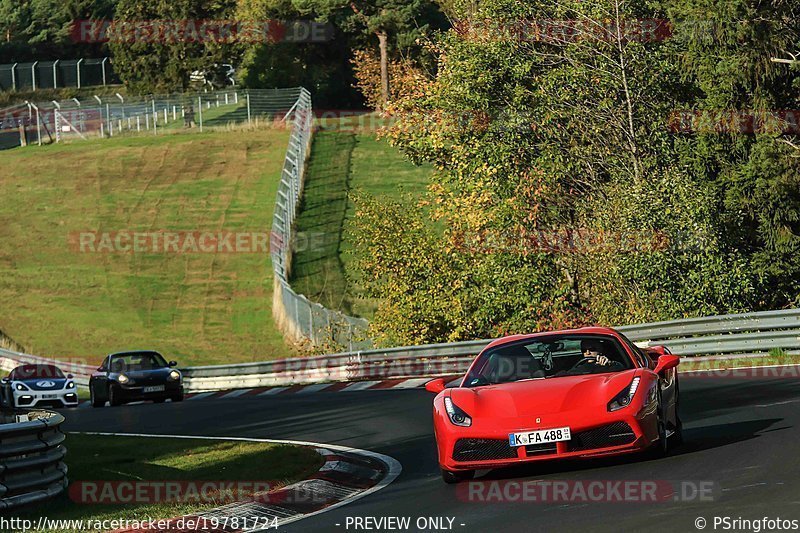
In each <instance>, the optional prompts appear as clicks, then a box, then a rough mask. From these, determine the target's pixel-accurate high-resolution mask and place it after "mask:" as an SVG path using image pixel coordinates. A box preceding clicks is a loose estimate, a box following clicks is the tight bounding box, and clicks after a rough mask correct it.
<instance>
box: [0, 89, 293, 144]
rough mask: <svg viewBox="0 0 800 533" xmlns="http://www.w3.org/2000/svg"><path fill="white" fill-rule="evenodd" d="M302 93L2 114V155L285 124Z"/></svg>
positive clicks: (94, 101)
mask: <svg viewBox="0 0 800 533" xmlns="http://www.w3.org/2000/svg"><path fill="white" fill-rule="evenodd" d="M299 97H300V89H299V88H295V89H267V90H235V89H229V90H221V91H213V92H203V93H176V94H169V95H151V96H146V97H137V98H132V97H128V98H125V97H123V96H122V95H116V96H105V97H100V96H95V97H94V98H91V99H84V100H79V99H77V98H76V99H72V100H63V101H60V102H56V101H52V102H39V103H36V104H34V103H30V102H29V103H26V104H22V105H17V106H14V107H9V108H6V109H2V110H0V149H2V148H12V147H16V146H25V145H27V144H39V145H41V144H48V143H53V142H62V141H69V140H85V139H88V138H92V137H94V138H96V137H118V136H121V135H137V134H139V135H141V134H149V135H158V134H161V133H169V132H174V131H187V130H191V129H194V130H197V131H203V130H204V129H207V128H213V127H220V126H230V125H235V124H257V123H264V122H275V121H281V122H282V121H283V120H284V118H285V117H286V115H287V113H289V111H290V110H291V109H292V107H293V106H294V105H295V103H296V102H297V101H298V98H299Z"/></svg>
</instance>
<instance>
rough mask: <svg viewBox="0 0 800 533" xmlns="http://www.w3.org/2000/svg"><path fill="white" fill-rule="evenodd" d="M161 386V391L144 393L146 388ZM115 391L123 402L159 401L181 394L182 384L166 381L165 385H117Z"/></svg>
mask: <svg viewBox="0 0 800 533" xmlns="http://www.w3.org/2000/svg"><path fill="white" fill-rule="evenodd" d="M158 385H163V386H164V390H163V391H152V392H145V388H146V387H152V386H158ZM117 391H118V392H119V397H120V398H121V399H122V400H123V401H126V402H127V401H136V400H159V399H162V398H174V397H176V396H179V395H181V394H183V383H181V382H180V381H168V382H166V383H159V384H155V383H153V384H148V385H138V384H134V385H118V386H117Z"/></svg>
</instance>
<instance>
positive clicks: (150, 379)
mask: <svg viewBox="0 0 800 533" xmlns="http://www.w3.org/2000/svg"><path fill="white" fill-rule="evenodd" d="M171 370H172V369H171V368H170V367H164V368H154V369H152V370H136V371H125V372H123V374H125V375H126V376H128V379H130V380H131V381H132V383H131V384H138V385H148V384H151V383H164V381H165V380H166V379H167V376H168V375H169V373H170V371H171ZM115 375H119V374H118V373H116V374H115Z"/></svg>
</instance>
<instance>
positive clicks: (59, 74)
mask: <svg viewBox="0 0 800 533" xmlns="http://www.w3.org/2000/svg"><path fill="white" fill-rule="evenodd" d="M116 83H119V79H118V78H117V75H116V74H115V73H114V70H113V69H112V67H111V61H110V60H109V58H107V57H102V58H98V59H57V60H55V61H34V62H32V63H6V64H3V65H0V91H35V90H37V89H60V88H65V87H75V88H78V89H80V88H81V87H96V86H100V85H109V84H116Z"/></svg>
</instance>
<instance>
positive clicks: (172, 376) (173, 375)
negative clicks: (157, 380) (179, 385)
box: [169, 370, 181, 381]
mask: <svg viewBox="0 0 800 533" xmlns="http://www.w3.org/2000/svg"><path fill="white" fill-rule="evenodd" d="M169 379H171V380H172V381H178V380H179V379H181V373H180V372H178V371H177V370H171V371H170V373H169Z"/></svg>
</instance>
